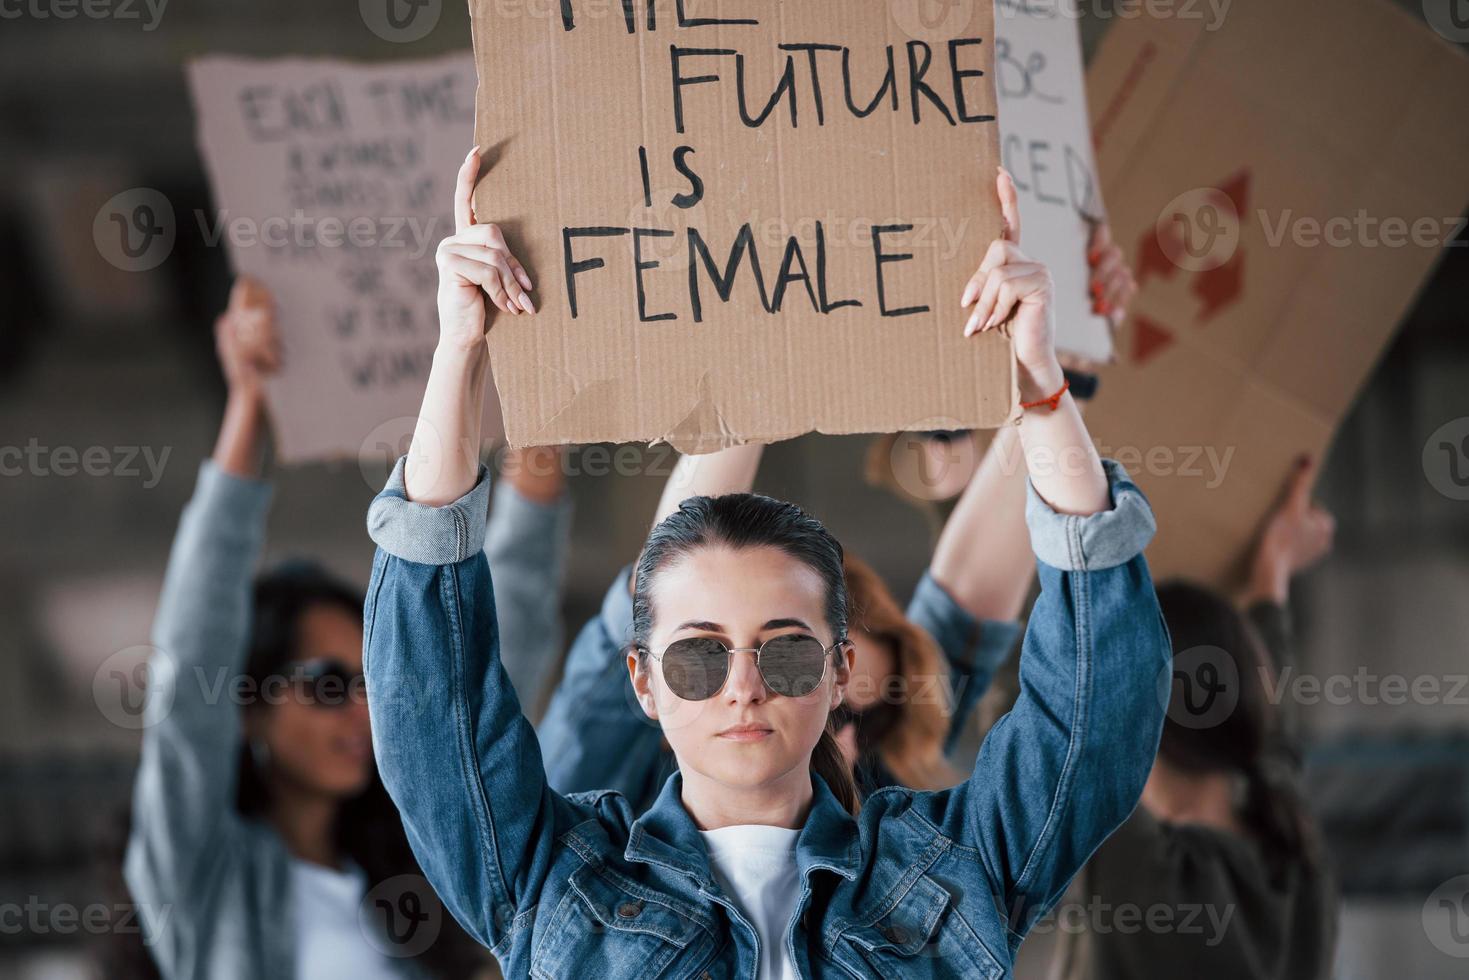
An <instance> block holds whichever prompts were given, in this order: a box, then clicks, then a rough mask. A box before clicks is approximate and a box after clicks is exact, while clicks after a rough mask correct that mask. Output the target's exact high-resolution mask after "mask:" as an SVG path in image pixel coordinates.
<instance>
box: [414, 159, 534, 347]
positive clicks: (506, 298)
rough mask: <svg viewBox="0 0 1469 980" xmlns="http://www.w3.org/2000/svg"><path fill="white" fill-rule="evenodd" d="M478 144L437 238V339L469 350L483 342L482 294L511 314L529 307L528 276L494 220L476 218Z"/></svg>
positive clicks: (463, 170) (528, 310) (461, 171)
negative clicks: (450, 225)
mask: <svg viewBox="0 0 1469 980" xmlns="http://www.w3.org/2000/svg"><path fill="white" fill-rule="evenodd" d="M479 166H480V155H479V147H477V146H476V147H475V148H474V149H472V150H470V151H469V155H468V156H467V157H465V158H464V164H463V165H462V166H461V167H460V168H459V177H458V180H457V182H456V185H455V188H454V234H453V235H452V236H451V237H449V238H446V239H444V240H443V241H442V242H440V243H439V250H438V254H437V261H438V266H439V342H440V343H441V344H447V345H448V346H450V347H451V348H453V349H454V350H458V351H472V350H474V349H476V348H477V347H478V346H479V345H481V344H483V343H484V339H485V331H486V330H488V329H489V321H488V319H487V314H486V311H485V303H484V298H485V296H488V297H489V298H490V302H492V303H494V304H495V308H496V309H498V310H502V311H504V312H506V313H509V314H511V315H519V314H521V313H534V312H535V311H536V308H535V304H533V303H532V302H531V299H530V295H529V293H528V292H527V290H529V289H531V288H532V286H531V280H530V276H529V275H527V274H526V271H525V268H524V267H523V266H522V265H521V264H520V262H519V261H518V260H517V259H516V258H515V256H514V255H512V254H510V246H508V245H507V244H505V235H504V234H503V233H502V232H501V231H500V226H499V225H496V224H476V223H475V220H474V184H475V180H476V179H477V178H478V177H479Z"/></svg>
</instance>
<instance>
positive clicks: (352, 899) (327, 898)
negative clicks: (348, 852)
mask: <svg viewBox="0 0 1469 980" xmlns="http://www.w3.org/2000/svg"><path fill="white" fill-rule="evenodd" d="M291 894H292V898H293V899H294V904H295V924H296V976H297V977H300V978H302V980H333V978H336V977H344V978H350V980H399V978H401V977H402V976H403V972H402V970H401V969H400V968H399V961H398V960H396V959H393V958H392V957H389V956H386V955H384V954H383V953H382V952H380V951H379V950H378V948H377V947H376V946H374V945H373V943H372V941H371V940H370V939H369V938H368V935H367V933H366V932H365V931H364V929H365V928H367V927H366V926H364V925H363V924H362V923H361V921H360V920H359V918H358V912H359V910H360V909H361V907H362V900H363V897H364V896H365V895H366V894H367V875H366V873H365V872H364V871H363V870H362V869H361V868H359V867H357V866H356V865H355V864H354V865H349V866H348V868H347V870H345V871H334V870H332V869H331V868H324V867H322V866H321V865H319V864H311V863H309V862H307V861H300V860H297V859H295V858H292V859H291ZM367 921H371V920H370V919H369V920H367Z"/></svg>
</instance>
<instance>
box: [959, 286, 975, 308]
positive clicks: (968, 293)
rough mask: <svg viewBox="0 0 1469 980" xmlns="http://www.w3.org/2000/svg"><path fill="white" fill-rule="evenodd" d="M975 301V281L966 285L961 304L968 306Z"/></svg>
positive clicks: (960, 298) (960, 299) (960, 300)
mask: <svg viewBox="0 0 1469 980" xmlns="http://www.w3.org/2000/svg"><path fill="white" fill-rule="evenodd" d="M973 302H974V283H970V284H969V285H967V286H965V287H964V295H963V296H960V297H959V305H960V306H968V305H969V304H970V303H973Z"/></svg>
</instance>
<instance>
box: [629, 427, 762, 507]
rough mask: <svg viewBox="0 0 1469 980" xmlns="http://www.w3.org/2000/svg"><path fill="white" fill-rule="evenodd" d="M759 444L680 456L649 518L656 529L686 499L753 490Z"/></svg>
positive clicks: (758, 460)
mask: <svg viewBox="0 0 1469 980" xmlns="http://www.w3.org/2000/svg"><path fill="white" fill-rule="evenodd" d="M764 452H765V447H764V446H760V445H749V446H732V447H731V448H729V449H721V450H720V451H719V452H717V453H708V454H706V455H703V456H680V457H679V460H678V465H676V466H675V467H674V468H673V473H672V474H670V475H669V477H668V482H667V483H665V484H664V485H663V496H661V497H659V498H658V512H657V513H656V514H654V515H653V524H654V525H655V526H656V525H657V524H658V523H659V522H661V521H662V520H663V518H665V517H667V516H668V515H669V514H672V513H673V512H674V511H676V510H678V505H679V504H681V503H683V502H684V501H685V500H687V499H688V498H690V497H718V496H720V495H721V494H726V493H748V492H749V491H750V490H752V489H754V486H755V473H756V472H757V471H758V470H759V469H760V457H761V456H762V455H763V454H764Z"/></svg>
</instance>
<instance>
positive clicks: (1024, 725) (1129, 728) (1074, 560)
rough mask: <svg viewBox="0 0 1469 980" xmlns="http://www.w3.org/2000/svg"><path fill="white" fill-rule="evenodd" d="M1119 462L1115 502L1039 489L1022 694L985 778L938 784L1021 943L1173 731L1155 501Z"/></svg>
mask: <svg viewBox="0 0 1469 980" xmlns="http://www.w3.org/2000/svg"><path fill="white" fill-rule="evenodd" d="M1105 465H1106V472H1107V476H1108V480H1109V484H1110V488H1111V496H1112V501H1113V507H1112V509H1111V510H1108V511H1105V512H1102V513H1098V514H1093V515H1090V516H1086V517H1078V516H1069V515H1062V514H1057V513H1055V512H1054V511H1053V510H1051V508H1049V507H1047V506H1046V505H1045V503H1044V501H1041V500H1040V499H1039V498H1038V497H1035V496H1032V498H1031V502H1030V506H1029V509H1028V513H1027V518H1028V522H1029V525H1030V530H1031V536H1032V539H1033V540H1034V541H1035V543H1036V554H1037V557H1038V559H1039V561H1038V570H1039V576H1040V583H1041V594H1040V597H1039V598H1038V599H1037V600H1036V603H1035V606H1034V608H1033V609H1032V611H1031V615H1030V619H1029V622H1028V624H1027V627H1026V632H1025V639H1024V642H1023V645H1022V649H1021V658H1020V694H1019V697H1018V698H1017V700H1016V703H1015V707H1014V708H1013V709H1012V710H1011V711H1010V712H1009V713H1008V714H1007V715H1006V716H1005V717H1004V718H1002V719H1000V721H999V722H997V723H996V724H995V726H994V727H993V728H992V729H991V730H990V732H989V735H988V736H987V737H986V738H985V740H984V744H983V745H982V746H981V747H980V751H979V757H978V760H977V761H976V763H975V768H974V774H973V775H972V776H971V778H970V779H969V780H968V781H966V782H965V783H964V784H962V785H960V786H959V787H956V788H955V789H953V790H949V791H945V792H943V793H938V794H928V796H929V802H928V804H927V805H929V806H932V807H934V808H935V813H934V816H933V819H934V820H935V822H936V823H939V824H940V825H941V826H944V827H946V828H947V829H949V830H950V832H952V833H953V834H954V835H955V836H956V839H959V840H962V841H963V842H964V843H965V844H966V845H967V846H970V847H974V848H976V849H977V851H978V852H979V855H980V858H981V860H982V863H983V869H984V873H985V875H986V877H987V878H988V882H987V884H988V887H989V888H990V890H991V892H992V893H993V894H994V895H995V896H996V898H997V900H999V901H1001V902H1002V907H1003V910H1004V912H1005V914H1006V915H1007V916H1008V918H1009V923H1008V924H1009V929H1010V931H1011V936H1012V945H1018V944H1019V942H1020V939H1021V938H1022V937H1023V936H1024V935H1025V933H1026V932H1027V931H1028V930H1029V929H1030V927H1031V926H1032V925H1033V924H1034V923H1035V921H1036V920H1037V919H1038V918H1039V917H1040V916H1041V915H1043V914H1044V913H1045V912H1046V911H1047V910H1049V909H1050V908H1051V907H1052V906H1053V905H1054V904H1055V902H1056V901H1057V899H1059V898H1060V896H1061V895H1062V894H1063V893H1064V892H1065V890H1066V887H1067V885H1068V884H1069V883H1070V881H1071V879H1072V878H1073V877H1074V876H1075V875H1076V873H1077V871H1079V870H1080V869H1081V867H1082V865H1083V864H1084V863H1085V862H1086V860H1087V858H1088V857H1090V856H1091V854H1092V852H1093V851H1095V850H1096V848H1097V846H1098V845H1099V844H1101V842H1102V841H1103V840H1105V839H1106V837H1107V835H1108V834H1110V833H1111V832H1112V831H1113V830H1115V829H1116V828H1117V827H1118V826H1119V825H1120V824H1121V823H1122V822H1123V820H1125V819H1126V818H1127V816H1128V815H1129V814H1130V813H1131V812H1132V810H1133V808H1134V807H1135V806H1136V805H1137V801H1138V798H1139V797H1140V796H1141V794H1142V788H1143V783H1144V782H1145V781H1146V779H1147V775H1148V772H1149V770H1150V769H1151V768H1152V765H1153V758H1154V755H1155V754H1156V752H1157V748H1158V739H1159V736H1160V735H1161V734H1162V728H1163V717H1164V711H1165V709H1166V707H1167V703H1168V700H1167V698H1168V684H1169V681H1170V680H1171V675H1170V670H1169V668H1170V666H1171V662H1172V661H1171V652H1170V647H1169V640H1168V633H1167V630H1166V628H1165V627H1164V625H1163V619H1162V613H1161V611H1160V609H1159V607H1158V600H1157V595H1156V593H1155V592H1154V590H1153V583H1152V578H1151V576H1150V575H1149V574H1148V568H1147V563H1146V560H1145V559H1144V558H1143V555H1142V551H1143V548H1144V547H1145V546H1146V545H1147V543H1148V541H1149V540H1150V538H1151V536H1152V529H1153V526H1154V524H1153V517H1152V512H1151V510H1150V509H1149V507H1148V504H1147V500H1146V499H1145V498H1144V497H1143V495H1142V493H1141V492H1140V491H1138V489H1137V488H1136V487H1135V486H1134V485H1133V484H1132V482H1131V481H1130V480H1129V479H1128V478H1127V475H1126V473H1125V471H1123V469H1122V468H1121V467H1120V466H1117V465H1116V464H1114V463H1110V462H1109V463H1107V464H1105ZM1053 561H1055V562H1059V564H1052V562H1053Z"/></svg>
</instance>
